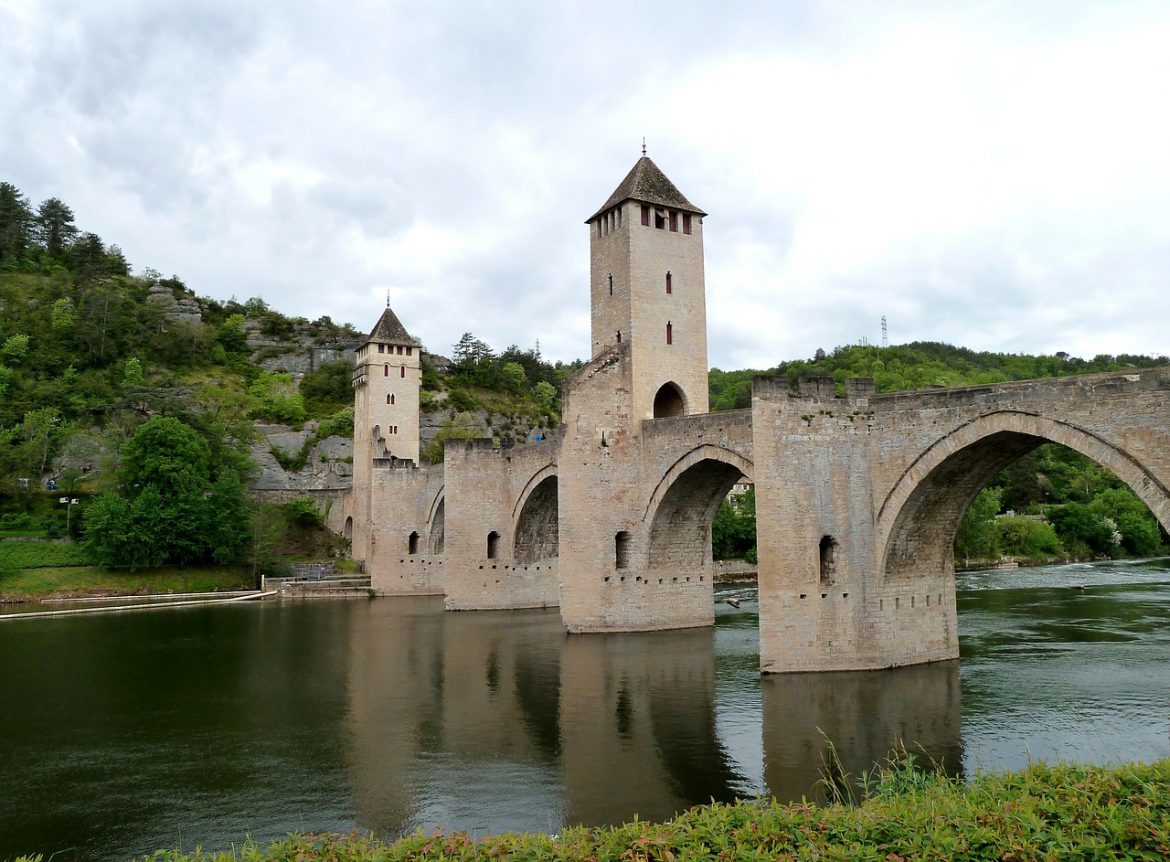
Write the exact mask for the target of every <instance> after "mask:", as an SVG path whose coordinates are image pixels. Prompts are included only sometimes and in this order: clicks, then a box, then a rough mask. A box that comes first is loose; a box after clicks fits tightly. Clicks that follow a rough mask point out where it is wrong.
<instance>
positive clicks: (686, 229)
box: [683, 213, 691, 235]
mask: <svg viewBox="0 0 1170 862" xmlns="http://www.w3.org/2000/svg"><path fill="white" fill-rule="evenodd" d="M690 232H691V214H690V213H683V233H685V234H687V235H690Z"/></svg>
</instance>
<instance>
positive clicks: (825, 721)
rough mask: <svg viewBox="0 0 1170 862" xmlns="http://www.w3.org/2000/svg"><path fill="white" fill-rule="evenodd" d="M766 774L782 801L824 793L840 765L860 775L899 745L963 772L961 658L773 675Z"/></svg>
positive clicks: (768, 686)
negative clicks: (830, 769)
mask: <svg viewBox="0 0 1170 862" xmlns="http://www.w3.org/2000/svg"><path fill="white" fill-rule="evenodd" d="M760 685H761V689H762V690H761V695H762V700H763V709H764V781H765V782H766V784H767V786H768V791H769V792H770V793H771V794H772V795H773V796H775V797H776V798H777V799H778V800H779V801H781V802H789V801H795V800H799V799H800V798H801V797H809V796H812V795H820V796H822V797H823V795H824V788H823V786H822V785H821V784H818V782H819V781H821V780H822V779H824V778H826V777H827V776H828V765H829V764H830V763H831V762H832V761H833V754H831V753H830V746H831V749H832V751H833V752H835V757H836V764H834V767H833V771H834V772H837V773H838V774H840V771H843V772H844V773H845V774H846V775H849V776H852V777H853V778H854V779H856V778H857V777H858V776H860V775H861V773H863V772H868V771H870V770H872V769H873V768H874V766H875V765H876V764H878V763H880V762H882V761H884V760H885V759H886V757H887V755H889V754H890V752H891V751H893V750H894V749H895V748H896V747H897V746H898V745H900V744H901V745H905V747H906V750H907V751H909V752H910V753H911V754H916V755H919V756H920V757H926V758H929V759H930V760H933V761H935V762H936V763H938V764H940V765H941V766H942V767H943V768H944V769H945V770H946V771H947V773H948V774H951V775H958V774H960V772H961V770H962V766H963V740H962V731H961V725H960V709H959V663H958V662H957V661H946V662H937V663H935V664H924V665H916V666H913V667H904V668H896V669H893V670H875V671H847V672H837V673H798V674H777V675H766V676H764V677H763V679H762V680H761V683H760Z"/></svg>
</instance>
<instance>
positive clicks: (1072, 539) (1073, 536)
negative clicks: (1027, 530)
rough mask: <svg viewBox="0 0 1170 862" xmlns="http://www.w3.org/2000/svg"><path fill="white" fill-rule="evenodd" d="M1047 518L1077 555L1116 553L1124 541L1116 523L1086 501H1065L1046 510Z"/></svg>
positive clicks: (1107, 554) (1071, 550) (1070, 549)
mask: <svg viewBox="0 0 1170 862" xmlns="http://www.w3.org/2000/svg"><path fill="white" fill-rule="evenodd" d="M1047 516H1048V520H1049V521H1051V522H1052V525H1053V526H1054V527H1055V528H1056V530H1057V532H1058V533H1059V534H1060V535H1061V536H1062V537H1063V538H1064V541H1065V546H1066V548H1067V550H1068V551H1069V552H1070V553H1072V554H1074V555H1076V556H1078V557H1084V556H1113V555H1115V554H1116V553H1117V551H1118V549H1119V547H1120V545H1121V535H1120V534H1119V533H1118V532H1117V529H1116V525H1115V524H1113V522H1111V521H1110V520H1109V519H1108V518H1107V517H1105V516H1104V515H1102V514H1100V513H1099V512H1096V511H1094V510H1093V507H1092V506H1090V505H1089V504H1087V503H1065V504H1064V505H1062V506H1053V507H1051V508H1050V509H1048V511H1047Z"/></svg>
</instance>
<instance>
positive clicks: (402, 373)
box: [398, 365, 406, 377]
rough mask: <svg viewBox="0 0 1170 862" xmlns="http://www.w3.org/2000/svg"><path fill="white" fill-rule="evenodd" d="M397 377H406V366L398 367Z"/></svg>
mask: <svg viewBox="0 0 1170 862" xmlns="http://www.w3.org/2000/svg"><path fill="white" fill-rule="evenodd" d="M398 376H399V377H405V376H406V366H405V365H402V366H400V367H399V369H398Z"/></svg>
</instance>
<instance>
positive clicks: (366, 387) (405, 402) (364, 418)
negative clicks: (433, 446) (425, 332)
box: [353, 306, 422, 477]
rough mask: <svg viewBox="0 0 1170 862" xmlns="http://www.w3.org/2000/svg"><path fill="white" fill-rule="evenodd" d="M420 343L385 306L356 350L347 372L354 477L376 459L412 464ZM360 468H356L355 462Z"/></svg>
mask: <svg viewBox="0 0 1170 862" xmlns="http://www.w3.org/2000/svg"><path fill="white" fill-rule="evenodd" d="M421 353H422V344H421V343H420V342H419V341H418V339H417V338H414V337H413V336H411V335H410V333H408V332H407V331H406V328H405V327H403V325H402V323H401V321H399V319H398V317H397V316H396V315H395V314H394V312H393V310H391V309H390V307H389V306H387V308H386V310H385V311H384V312H382V316H381V317H380V318H379V319H378V323H377V325H375V326H374V329H373V331H371V332H370V335H369V337H368V338H367V339H366V342H365V344H363V345H362V346H361V347H359V348H358V349H357V355H356V360H355V366H354V373H353V386H354V412H353V457H354V462H355V471H354V473H355V477H356V476H357V475H359V474H360V473H362V472H366V470H368V468H369V466H370V465H371V464H372V463H373V462H374V461H376V460H381V459H394V460H396V461H411V462H413V463H415V464H417V463H418V450H419V387H420V386H421V384H422V362H421V357H420V354H421ZM359 465H360V466H361V467H363V468H366V469H365V470H362V469H358V466H359Z"/></svg>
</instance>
